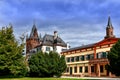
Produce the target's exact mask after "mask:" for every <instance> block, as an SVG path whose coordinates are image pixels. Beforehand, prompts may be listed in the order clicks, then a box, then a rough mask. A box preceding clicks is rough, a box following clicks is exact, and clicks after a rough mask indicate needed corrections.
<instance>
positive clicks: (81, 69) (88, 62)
mask: <svg viewBox="0 0 120 80" xmlns="http://www.w3.org/2000/svg"><path fill="white" fill-rule="evenodd" d="M119 39H120V38H116V37H115V36H114V34H113V26H112V23H111V20H110V17H109V18H108V24H107V27H106V36H105V37H104V39H103V40H102V41H99V42H97V43H93V44H88V45H83V46H79V47H75V48H71V49H69V50H66V51H63V52H62V53H61V55H65V57H66V63H67V70H66V72H65V73H64V74H63V75H65V76H99V77H100V76H113V74H111V73H110V72H109V71H107V70H106V69H105V66H106V64H108V63H109V62H108V59H107V54H108V52H109V51H110V48H111V47H112V46H113V45H114V44H115V43H116V42H117V41H118V40H119Z"/></svg>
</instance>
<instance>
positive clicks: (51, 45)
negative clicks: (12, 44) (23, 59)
mask: <svg viewBox="0 0 120 80" xmlns="http://www.w3.org/2000/svg"><path fill="white" fill-rule="evenodd" d="M65 49H68V47H67V43H65V42H64V41H63V40H62V39H61V38H60V37H59V36H58V33H57V31H54V35H49V34H45V35H44V37H43V38H42V37H41V35H38V32H37V28H36V25H35V24H34V25H33V27H32V31H31V33H30V36H29V37H28V36H27V37H26V54H27V55H28V56H29V55H32V54H34V53H36V52H38V51H43V52H49V51H56V52H58V53H61V52H62V51H63V50H65Z"/></svg>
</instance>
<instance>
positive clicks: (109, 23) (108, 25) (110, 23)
mask: <svg viewBox="0 0 120 80" xmlns="http://www.w3.org/2000/svg"><path fill="white" fill-rule="evenodd" d="M107 27H108V28H110V27H112V22H111V19H110V16H109V17H108V24H107ZM112 28H113V27H112Z"/></svg>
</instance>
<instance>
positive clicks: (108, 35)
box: [104, 16, 115, 39]
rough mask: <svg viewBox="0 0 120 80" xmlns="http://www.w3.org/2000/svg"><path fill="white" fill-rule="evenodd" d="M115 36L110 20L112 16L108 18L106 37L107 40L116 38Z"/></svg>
mask: <svg viewBox="0 0 120 80" xmlns="http://www.w3.org/2000/svg"><path fill="white" fill-rule="evenodd" d="M114 37H115V36H114V34H113V26H112V22H111V20H110V16H109V17H108V24H107V27H106V36H105V37H104V38H105V39H107V38H114Z"/></svg>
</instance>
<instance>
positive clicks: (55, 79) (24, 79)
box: [0, 78, 86, 80]
mask: <svg viewBox="0 0 120 80" xmlns="http://www.w3.org/2000/svg"><path fill="white" fill-rule="evenodd" d="M0 80H86V79H70V78H1V79H0Z"/></svg>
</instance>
